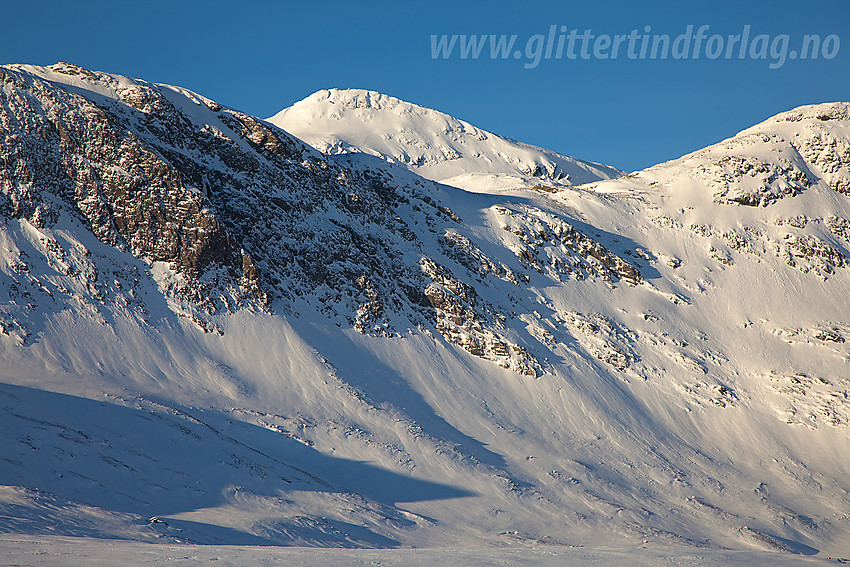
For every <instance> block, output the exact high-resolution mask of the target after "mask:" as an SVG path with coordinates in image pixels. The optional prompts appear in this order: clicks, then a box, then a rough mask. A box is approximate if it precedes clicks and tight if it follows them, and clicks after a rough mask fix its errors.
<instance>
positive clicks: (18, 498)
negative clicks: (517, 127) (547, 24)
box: [0, 64, 850, 557]
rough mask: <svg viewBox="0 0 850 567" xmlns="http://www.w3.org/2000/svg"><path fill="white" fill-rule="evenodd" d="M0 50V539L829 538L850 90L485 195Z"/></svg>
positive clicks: (718, 542) (356, 103) (825, 542)
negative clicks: (649, 161) (615, 166)
mask: <svg viewBox="0 0 850 567" xmlns="http://www.w3.org/2000/svg"><path fill="white" fill-rule="evenodd" d="M0 73H2V75H0V77H2V82H0V128H2V130H0V156H2V158H3V159H2V161H0V183H2V193H0V214H1V215H2V216H0V361H2V365H0V381H2V384H0V406H2V411H0V432H2V435H0V439H2V441H1V442H0V443H2V447H0V449H2V450H0V485H3V486H2V487H0V531H3V532H8V533H11V534H24V535H21V537H25V536H26V537H29V536H38V537H46V534H56V535H57V536H71V537H85V538H123V539H126V540H135V541H144V542H161V543H168V544H174V545H177V544H178V542H183V543H192V542H194V543H204V544H215V543H227V544H244V545H301V546H314V547H323V546H326V547H350V548H361V547H373V548H378V547H382V548H389V547H412V546H416V547H438V548H447V547H452V548H465V549H469V548H472V547H488V548H491V549H494V548H496V547H498V548H502V547H505V548H511V549H515V548H516V546H529V545H531V546H534V547H533V549H542V548H543V546H542V544H546V545H545V548H546V549H552V550H554V551H553V553H555V554H557V553H560V552H559V551H558V550H561V552H563V550H567V549H571V548H570V547H569V546H574V545H575V546H578V545H587V546H595V545H609V544H610V543H611V542H612V541H616V542H619V544H618V545H622V546H626V547H628V546H633V547H634V546H644V545H657V546H659V549H674V548H675V549H677V550H680V552H681V549H683V548H684V549H687V550H689V551H687V552H686V553H688V554H704V553H706V554H709V555H710V552H711V550H714V551H717V552H718V553H719V551H718V550H719V549H720V548H734V549H753V548H757V549H762V550H770V551H771V552H781V553H792V554H818V553H820V554H831V555H833V556H835V555H838V556H843V557H846V556H847V553H846V543H845V542H846V541H847V534H848V533H850V496H848V492H847V487H846V482H845V481H846V478H847V466H846V455H847V452H848V450H850V444H848V427H850V398H849V397H850V384H848V381H847V378H846V376H847V364H848V361H850V350H848V348H849V347H848V344H850V312H848V309H847V296H848V289H850V275H848V274H850V270H848V267H849V266H848V264H850V220H848V219H850V197H848V195H847V191H846V183H845V182H846V180H847V179H850V174H849V173H848V169H847V167H848V166H847V163H848V160H847V147H848V140H850V134H848V129H850V118H848V110H847V109H848V105H847V104H845V103H833V104H824V105H817V106H812V107H803V108H800V109H796V110H792V111H789V112H787V113H783V114H781V115H778V116H777V117H774V118H773V119H770V120H768V121H767V122H764V123H762V124H759V125H757V126H754V127H753V128H750V129H748V130H746V131H744V132H742V133H741V134H739V135H738V136H735V137H732V138H730V139H729V140H726V141H724V142H721V143H720V144H718V145H715V146H712V147H709V148H706V149H704V150H700V151H698V152H695V153H693V154H690V155H688V156H685V157H683V158H681V159H679V160H674V161H672V162H668V163H665V164H661V165H658V166H656V167H653V168H650V169H648V170H645V171H641V172H637V173H634V174H630V175H628V176H625V177H622V178H618V179H612V180H607V181H594V182H593V183H592V184H588V185H580V186H572V185H569V184H568V183H567V182H566V181H567V180H566V178H561V179H560V180H559V179H557V177H558V173H557V170H556V169H553V170H552V171H549V170H548V169H546V167H548V166H546V165H545V163H543V162H541V164H543V165H542V167H543V170H544V171H545V172H546V173H544V174H541V175H539V176H538V177H535V176H534V174H533V172H532V173H529V174H528V175H526V174H522V173H520V174H518V175H519V177H517V178H516V179H520V180H521V182H519V183H513V184H510V188H509V187H508V185H501V186H500V187H499V191H496V192H487V191H479V192H477V193H471V192H467V191H464V190H461V189H456V188H454V187H451V186H447V185H441V184H438V183H436V182H434V181H431V180H427V179H425V178H423V177H420V176H419V175H417V173H416V172H424V171H425V170H423V169H422V168H424V167H426V166H425V165H422V166H413V165H411V164H409V163H408V164H407V166H410V167H401V166H399V165H398V164H397V163H391V162H390V159H392V161H393V162H395V161H398V160H397V159H396V158H395V157H392V158H391V156H387V155H383V154H381V152H378V154H379V155H375V152H373V151H372V150H374V149H375V148H374V147H372V146H365V147H362V148H358V147H354V146H352V147H350V148H347V149H345V151H344V152H338V153H335V155H323V154H322V153H320V152H318V151H316V150H315V149H314V148H311V147H309V146H307V145H306V144H304V143H302V142H301V141H300V140H298V139H297V138H294V137H293V136H291V135H289V134H287V133H286V132H285V131H283V130H281V129H279V128H277V127H276V126H273V125H271V124H269V123H267V122H264V121H262V120H259V119H257V118H254V117H252V116H249V115H247V114H245V113H242V112H239V111H237V110H233V109H228V108H225V107H223V106H221V105H219V104H217V103H215V102H213V101H211V100H209V99H206V98H204V97H202V96H200V95H197V94H195V93H192V92H190V91H187V90H185V89H181V88H178V87H170V86H166V85H155V84H150V83H147V82H144V81H142V80H131V79H127V78H125V77H120V76H116V75H108V74H105V73H95V72H90V71H86V70H84V69H81V68H79V67H75V66H73V65H68V64H59V65H55V66H52V67H47V68H41V67H28V66H17V65H13V66H6V67H3V68H2V71H0ZM332 94H333V93H332ZM349 94H351V93H349ZM334 96H336V95H334ZM339 96H342V95H339ZM364 96H365V95H362V94H357V95H356V96H354V95H352V96H351V97H349V98H346V99H345V101H346V102H345V108H346V109H347V110H346V112H348V111H352V112H354V111H358V112H359V111H364V112H366V111H368V112H371V113H374V114H375V115H376V116H379V115H380V116H383V115H384V114H385V113H387V112H389V113H390V114H392V115H395V114H397V113H398V112H402V115H406V114H405V113H410V115H411V116H414V115H415V116H414V117H416V116H418V118H417V120H418V119H419V118H422V117H423V116H424V117H428V120H431V119H432V118H434V117H435V116H436V114H434V113H433V111H426V110H424V109H419V110H417V109H418V107H414V106H413V105H407V103H401V102H400V101H396V100H395V99H390V98H388V97H377V98H373V97H372V95H371V94H370V95H369V97H366V98H363V97H364ZM330 98H333V97H330V95H328V98H327V100H325V98H322V99H321V100H322V101H325V102H327V101H328V100H330ZM334 100H336V99H334ZM341 103H342V101H341V102H340V104H341ZM323 104H324V103H323ZM328 104H330V103H329V102H328ZM335 104H336V103H335ZM417 112H421V114H416V113H417ZM343 114H345V113H343ZM341 116H342V114H341ZM438 118H440V120H443V121H445V124H446V125H447V128H448V127H449V126H451V128H452V129H453V130H451V132H454V133H445V132H444V133H442V134H440V135H439V136H437V138H440V139H443V137H447V139H451V138H452V137H454V138H457V140H455V141H457V143H458V144H461V142H459V141H458V140H461V139H463V140H467V139H469V140H474V141H477V142H481V143H485V142H492V139H491V138H490V137H489V136H491V135H490V134H487V133H484V132H482V131H479V130H477V129H475V130H474V129H473V128H472V127H471V126H468V125H465V124H463V123H460V122H459V121H453V119H450V117H446V116H445V115H441V117H438ZM346 120H347V119H346ZM414 122H415V121H414ZM417 123H418V122H417ZM347 124H348V126H347V127H350V128H351V129H352V130H351V133H352V135H353V134H357V133H358V131H356V128H359V129H360V130H359V131H360V133H361V134H362V136H361V137H360V138H357V139H364V140H367V141H369V140H373V141H374V139H376V136H377V137H378V138H380V136H381V135H382V132H384V131H383V130H381V129H380V128H373V126H374V125H370V123H369V122H361V123H360V124H359V125H357V127H356V128H355V122H354V121H350V122H347ZM458 124H461V125H462V126H463V129H464V130H463V132H460V131H459V130H457V128H460V127H459V126H458ZM379 125H380V124H379ZM313 127H318V126H317V124H316V123H313ZM435 132H436V133H437V134H439V132H440V131H439V129H438V130H433V129H431V128H430V127H429V128H428V129H425V130H423V131H417V132H413V133H411V134H410V136H408V138H409V139H410V140H415V139H416V136H415V135H414V134H416V135H419V136H421V137H426V138H427V137H429V136H432V135H436V134H435ZM314 134H315V137H316V138H317V139H319V138H322V139H323V138H324V137H326V135H330V134H332V132H330V131H324V130H317V131H315V132H314ZM437 138H434V140H436V139H437ZM480 138H483V139H480ZM392 139H394V140H395V139H396V138H392ZM352 140H355V138H352ZM503 142H504V143H508V142H507V141H504V140H502V141H501V142H499V144H502V143H503ZM352 144H353V142H352ZM464 144H466V142H464ZM511 144H512V143H511ZM414 145H415V144H414ZM473 145H474V144H473V143H472V142H471V141H470V142H469V143H468V144H467V145H466V146H463V147H472V146H473ZM492 147H495V146H492ZM492 147H491V149H492ZM506 147H507V146H506ZM517 147H520V146H516V145H512V146H511V148H513V149H514V150H516V148H517ZM426 149H428V151H430V150H431V149H433V147H430V148H426ZM526 149H527V148H526ZM494 151H495V150H494ZM499 151H501V150H499ZM512 151H513V150H512ZM528 151H530V152H532V150H528ZM535 152H536V153H535ZM458 153H459V154H462V153H463V152H460V151H458ZM532 153H533V156H532V155H531V154H529V156H531V157H529V159H530V160H531V161H532V162H533V161H534V160H537V159H538V158H540V157H541V156H543V155H544V154H545V152H544V153H540V152H539V151H538V150H536V149H535V150H533V152H532ZM426 154H428V152H427V151H426V152H424V153H423V155H426ZM410 155H411V154H408V156H410ZM428 155H430V154H428ZM482 155H483V154H482ZM517 155H518V154H510V153H504V154H503V156H502V157H503V158H505V159H504V160H503V161H501V162H498V163H497V162H496V161H492V162H486V160H484V161H481V160H478V161H476V160H474V159H471V158H470V159H469V160H466V161H464V164H465V165H463V168H465V169H464V170H465V171H467V173H469V174H470V175H472V176H473V177H476V176H477V177H476V178H477V179H478V181H481V179H483V177H482V176H486V175H487V167H488V166H486V165H482V164H485V163H491V164H492V172H493V174H494V175H496V176H497V177H498V176H505V175H508V176H510V175H514V173H510V172H508V171H507V170H506V169H505V167H504V164H505V163H509V164H511V165H510V166H509V167H511V168H514V169H515V168H516V167H520V166H522V167H524V165H527V164H526V163H525V162H524V161H522V160H520V161H522V164H520V162H516V161H511V160H512V159H513V158H514V157H517ZM523 155H524V154H523ZM545 155H549V154H545ZM466 157H469V156H466ZM466 157H463V156H462V157H459V158H458V159H457V160H454V159H452V160H445V161H444V162H443V161H439V160H437V161H435V162H434V163H433V164H432V165H433V166H434V167H435V168H437V169H439V167H441V164H443V165H445V163H449V162H459V161H463V160H465V159H466ZM491 157H492V156H491ZM520 157H521V156H520ZM526 157H528V156H526ZM523 159H524V158H523ZM541 159H542V158H541ZM558 159H560V158H558ZM505 160H506V161H505ZM553 160H554V158H553ZM414 161H415V160H414ZM426 161H427V160H426ZM547 163H548V162H547ZM472 164H478V165H476V166H474V167H473V165H472ZM552 164H553V166H557V167H562V166H563V164H562V162H558V161H557V160H554V161H553V162H552ZM559 164H560V165H559ZM437 169H435V170H434V171H437ZM550 174H551V175H550ZM523 175H526V177H523ZM600 177H604V176H603V175H601V174H600V175H598V176H596V177H593V179H599V178H600ZM501 179H502V180H504V179H505V178H504V177H502V178H501ZM576 180H577V178H576V177H573V178H572V179H570V180H569V181H570V182H572V181H576ZM477 188H478V189H482V188H483V187H482V186H480V185H479V186H478V187H477ZM26 534H29V535H26ZM4 537H6V536H4ZM9 537H12V536H9ZM14 537H17V536H14ZM3 541H4V542H5V541H7V539H4V540H3ZM645 542H646V543H645ZM0 545H2V544H0ZM682 553H685V552H682ZM701 556H702V555H701ZM340 557H342V556H340Z"/></svg>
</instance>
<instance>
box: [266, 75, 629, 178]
mask: <svg viewBox="0 0 850 567" xmlns="http://www.w3.org/2000/svg"><path fill="white" fill-rule="evenodd" d="M269 121H270V122H271V123H273V124H276V125H277V126H280V127H281V128H283V129H284V130H287V131H290V132H292V133H293V134H294V135H296V136H299V137H301V138H302V139H305V140H306V141H308V142H309V143H311V144H312V145H313V146H314V147H316V148H317V149H319V150H320V151H322V152H324V153H326V154H344V153H349V152H351V151H355V152H362V153H365V154H369V155H375V156H378V157H382V158H383V159H386V160H388V161H390V162H391V163H398V164H401V165H402V166H403V167H407V168H408V169H410V170H411V171H414V172H417V173H418V174H419V175H422V176H423V177H426V178H428V179H431V180H433V181H438V182H441V183H446V184H448V185H454V186H459V187H461V188H463V189H468V190H472V191H489V190H504V189H513V188H518V187H531V186H536V185H547V184H548V185H555V186H559V187H560V186H567V185H574V184H579V183H586V182H589V181H595V180H599V179H606V178H610V177H615V176H618V175H621V174H622V173H623V172H621V171H619V170H617V169H615V168H612V167H610V166H605V165H601V164H597V163H592V162H588V161H584V160H580V159H577V158H572V157H568V156H564V155H561V154H558V153H556V152H553V151H551V150H546V149H543V148H538V147H536V146H533V145H530V144H525V143H522V142H518V141H515V140H510V139H508V138H505V137H503V136H499V135H497V134H493V133H491V132H487V131H485V130H482V129H480V128H477V127H475V126H473V125H471V124H469V123H468V122H465V121H463V120H458V119H456V118H454V117H452V116H449V115H447V114H444V113H442V112H439V111H437V110H432V109H428V108H425V107H421V106H418V105H415V104H413V103H409V102H405V101H402V100H400V99H397V98H395V97H392V96H389V95H385V94H381V93H378V92H375V91H369V90H363V89H329V90H321V91H317V92H316V93H314V94H312V95H310V96H308V97H307V98H305V99H304V100H302V101H299V102H297V103H295V104H294V105H293V106H291V107H289V108H287V109H284V110H282V111H280V112H279V113H277V114H276V115H274V116H272V117H271V118H269ZM363 122H368V124H369V127H368V128H366V129H364V128H361V127H360V124H362V123H363Z"/></svg>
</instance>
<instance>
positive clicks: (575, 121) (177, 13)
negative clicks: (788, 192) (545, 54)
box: [0, 0, 850, 170]
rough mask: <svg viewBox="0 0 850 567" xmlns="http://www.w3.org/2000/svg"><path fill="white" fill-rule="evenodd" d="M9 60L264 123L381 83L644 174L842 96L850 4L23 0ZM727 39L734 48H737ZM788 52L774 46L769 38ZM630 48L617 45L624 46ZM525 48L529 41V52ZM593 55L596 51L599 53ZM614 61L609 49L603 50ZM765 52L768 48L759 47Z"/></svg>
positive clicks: (7, 30)
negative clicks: (814, 55) (653, 42)
mask: <svg viewBox="0 0 850 567" xmlns="http://www.w3.org/2000/svg"><path fill="white" fill-rule="evenodd" d="M0 10H2V12H0V14H2V21H3V33H2V34H0V62H3V63H34V64H42V65H47V64H51V63H54V62H56V61H59V60H63V61H69V62H72V63H76V64H78V65H82V66H84V67H87V68H90V69H97V70H103V71H109V72H113V73H119V74H123V75H129V76H133V77H142V78H144V79H146V80H149V81H155V82H165V83H172V84H179V85H182V86H185V87H187V88H190V89H192V90H194V91H197V92H199V93H202V94H204V95H206V96H209V97H210V98H213V99H215V100H217V101H219V102H221V103H223V104H226V105H229V106H232V107H235V108H239V109H240V110H244V111H246V112H249V113H251V114H255V115H258V116H260V117H268V116H271V115H272V114H274V113H276V112H277V111H278V110H280V109H282V108H284V107H286V106H289V105H290V104H292V103H293V102H295V101H297V100H300V99H301V98H304V97H305V96H307V95H309V94H310V93H312V92H314V91H316V90H319V89H322V88H329V87H340V88H348V87H356V88H367V89H372V90H377V91H381V92H384V93H387V94H390V95H393V96H396V97H399V98H401V99H404V100H409V101H411V102H415V103H418V104H421V105H424V106H428V107H431V108H436V109H438V110H441V111H444V112H447V113H449V114H452V115H454V116H456V117H458V118H461V119H464V120H467V121H468V122H471V123H473V124H475V125H476V126H479V127H481V128H484V129H486V130H490V131H493V132H496V133H498V134H502V135H505V136H508V137H511V138H515V139H518V140H521V141H524V142H528V143H532V144H535V145H539V146H544V147H547V148H551V149H553V150H557V151H560V152H563V153H566V154H569V155H575V156H578V157H582V158H585V159H591V160H594V161H601V162H605V163H609V164H611V165H614V166H617V167H620V168H623V169H629V170H631V169H639V168H642V167H647V166H649V165H652V164H655V163H658V162H661V161H665V160H667V159H672V158H675V157H678V156H680V155H682V154H684V153H687V152H689V151H692V150H695V149H697V148H700V147H703V146H705V145H708V144H710V143H713V142H717V141H719V140H721V139H723V138H725V137H728V136H730V135H732V134H734V133H736V132H738V131H740V130H742V129H744V128H746V127H748V126H750V125H752V124H754V123H756V122H759V121H761V120H763V119H765V118H767V117H769V116H771V115H773V114H775V113H777V112H780V111H783V110H787V109H789V108H792V107H794V106H798V105H801V104H810V103H816V102H824V101H832V100H850V33H848V32H850V25H848V24H850V2H848V1H846V0H822V1H817V0H814V1H811V2H807V3H803V2H799V1H797V2H790V1H782V0H774V1H764V2H742V1H740V0H739V1H738V2H731V1H714V2H702V3H699V4H697V3H690V2H685V1H681V0H680V1H676V2H673V1H670V2H655V3H647V2H614V1H607V2H606V1H604V0H602V1H596V2H590V1H587V2H581V3H577V2H534V1H524V2H498V1H487V2H484V1H468V2H445V3H444V2H436V1H432V2H418V1H397V2H366V1H357V2H355V1H346V2H336V1H334V0H325V1H320V2H316V1H313V2H309V1H308V2H298V3H290V2H272V1H263V2H259V1H258V2H252V1H249V0H243V1H242V2H237V3H225V2H218V1H213V0H208V1H205V2H195V1H189V0H170V1H167V2H165V1H153V2H133V3H130V2H123V1H114V0H113V1H111V2H86V1H83V0H81V1H78V2H61V3H60V2H38V1H30V2H16V3H15V5H12V6H8V5H7V6H4V7H2V8H0ZM689 24H690V25H693V26H694V28H698V27H699V26H703V25H708V26H709V29H708V30H707V31H706V35H707V36H710V35H712V34H719V35H721V36H723V37H727V36H728V35H730V34H741V32H742V29H743V27H744V26H745V25H749V26H750V27H751V35H752V36H753V37H754V36H756V35H758V34H770V38H771V40H773V38H775V37H776V36H778V35H781V34H787V35H788V36H790V41H789V46H790V47H789V49H793V48H795V47H799V44H800V43H801V38H802V36H803V34H818V35H820V36H821V37H822V38H825V37H826V36H828V35H830V34H835V35H837V36H838V37H839V40H840V41H843V42H844V43H843V44H840V45H839V49H838V53H837V54H836V55H835V56H834V57H833V58H832V59H826V58H824V57H823V56H820V57H819V58H818V59H817V60H800V59H797V60H790V59H787V60H786V62H785V63H784V64H783V65H782V66H781V67H779V68H776V69H771V68H770V64H771V62H775V61H776V59H774V58H772V57H770V56H768V58H767V59H751V58H750V57H749V55H747V56H746V57H745V58H744V59H743V60H740V59H738V58H737V57H735V56H734V55H733V57H732V59H728V60H727V59H725V58H724V57H722V56H721V57H720V58H718V59H714V60H712V59H709V58H708V57H706V56H705V54H704V52H702V55H701V57H699V58H698V59H695V60H694V59H687V60H685V59H673V58H672V56H668V58H667V59H665V60H660V59H656V60H649V59H644V60H640V59H629V58H628V57H627V56H625V55H624V54H623V53H622V52H621V53H620V55H619V57H618V58H617V59H611V58H610V57H609V58H608V59H605V60H602V59H596V58H593V57H591V58H590V59H589V60H582V59H581V58H580V57H578V58H576V59H574V60H573V59H568V58H567V57H566V56H565V55H564V56H563V57H562V58H561V59H560V60H557V59H555V58H554V57H553V58H552V59H549V60H545V59H544V60H541V61H540V63H539V64H538V65H537V66H536V67H534V68H530V69H527V68H525V67H526V66H527V65H528V64H529V60H528V59H525V57H524V55H523V57H522V58H520V59H518V60H516V59H513V58H512V57H509V58H508V59H507V60H501V59H497V60H492V59H490V57H489V51H488V49H489V48H488V49H485V53H484V55H483V56H481V57H479V58H478V59H475V60H473V59H472V58H471V57H468V58H467V59H461V58H460V57H459V56H457V55H456V56H454V57H450V58H449V59H436V60H435V59H433V58H432V56H431V35H432V34H437V35H441V34H497V35H498V34H507V35H514V34H515V35H517V40H516V44H515V45H516V47H518V48H520V51H523V52H524V48H525V46H526V43H527V41H529V38H531V37H532V36H534V35H535V34H544V35H546V34H547V33H548V31H549V29H550V26H552V25H555V26H557V30H558V32H559V31H560V29H561V26H565V29H567V30H570V29H577V30H579V33H583V32H584V30H586V29H590V30H592V33H593V34H594V35H596V36H598V35H603V34H607V35H610V36H614V35H615V34H628V33H629V32H630V31H631V30H633V29H637V30H638V31H639V32H640V33H643V31H644V28H645V26H650V28H651V33H652V34H667V35H669V36H670V37H671V40H672V39H675V37H676V36H678V35H679V34H682V33H684V32H685V31H686V26H687V25H689ZM727 41H728V40H727ZM777 47H779V44H777ZM624 48H625V46H624ZM531 53H532V54H533V49H532V51H531ZM591 53H592V52H591ZM603 53H604V52H603ZM756 53H757V54H758V50H757V52H756Z"/></svg>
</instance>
